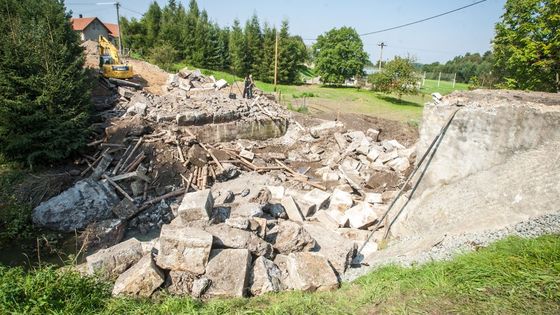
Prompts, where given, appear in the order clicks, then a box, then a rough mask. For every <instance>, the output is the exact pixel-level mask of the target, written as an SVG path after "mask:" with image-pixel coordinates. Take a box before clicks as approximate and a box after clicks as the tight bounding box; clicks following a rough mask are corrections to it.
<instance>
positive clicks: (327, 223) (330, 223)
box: [315, 210, 339, 230]
mask: <svg viewBox="0 0 560 315" xmlns="http://www.w3.org/2000/svg"><path fill="white" fill-rule="evenodd" d="M315 218H316V219H317V221H319V222H320V223H321V224H322V225H323V226H324V227H326V228H327V229H330V230H335V229H336V228H338V226H339V224H338V222H337V221H336V220H335V219H334V218H333V217H331V216H330V215H329V214H328V213H327V211H326V210H319V211H317V213H315Z"/></svg>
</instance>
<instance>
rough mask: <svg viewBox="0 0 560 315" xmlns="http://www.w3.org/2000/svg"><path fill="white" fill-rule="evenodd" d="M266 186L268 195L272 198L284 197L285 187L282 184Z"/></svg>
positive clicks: (280, 198)
mask: <svg viewBox="0 0 560 315" xmlns="http://www.w3.org/2000/svg"><path fill="white" fill-rule="evenodd" d="M266 188H267V189H268V190H269V191H270V195H271V198H272V200H277V201H279V200H282V198H284V193H285V190H286V189H285V188H284V186H266Z"/></svg>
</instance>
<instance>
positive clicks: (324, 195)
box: [302, 188, 331, 210]
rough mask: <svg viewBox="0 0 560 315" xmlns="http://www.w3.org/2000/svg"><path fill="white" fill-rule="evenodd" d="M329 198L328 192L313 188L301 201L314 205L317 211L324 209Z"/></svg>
mask: <svg viewBox="0 0 560 315" xmlns="http://www.w3.org/2000/svg"><path fill="white" fill-rule="evenodd" d="M330 197H331V194H329V193H328V192H325V191H322V190H320V189H317V188H314V189H313V190H311V191H309V192H307V193H306V194H305V195H303V198H302V199H303V200H305V201H307V202H309V203H312V204H314V205H315V209H316V210H319V209H322V208H326V207H327V204H328V201H329V198H330Z"/></svg>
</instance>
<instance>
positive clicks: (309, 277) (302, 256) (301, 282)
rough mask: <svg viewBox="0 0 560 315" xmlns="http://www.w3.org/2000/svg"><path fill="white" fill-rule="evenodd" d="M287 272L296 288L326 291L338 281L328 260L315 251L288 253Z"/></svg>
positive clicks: (332, 287)
mask: <svg viewBox="0 0 560 315" xmlns="http://www.w3.org/2000/svg"><path fill="white" fill-rule="evenodd" d="M288 272H289V273H290V280H291V283H292V285H293V287H294V289H296V290H302V291H326V290H334V289H337V288H338V285H339V282H338V278H337V276H336V274H335V273H334V270H333V269H332V267H331V265H330V264H329V261H328V260H327V259H326V258H325V257H323V256H322V255H320V254H317V253H309V252H302V253H292V254H290V255H288Z"/></svg>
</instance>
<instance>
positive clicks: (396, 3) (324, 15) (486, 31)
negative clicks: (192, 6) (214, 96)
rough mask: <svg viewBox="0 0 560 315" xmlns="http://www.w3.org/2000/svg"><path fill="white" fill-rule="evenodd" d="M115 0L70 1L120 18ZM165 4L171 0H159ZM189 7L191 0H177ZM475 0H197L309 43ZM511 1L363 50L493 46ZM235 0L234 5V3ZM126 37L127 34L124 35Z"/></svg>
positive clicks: (225, 20)
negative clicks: (286, 26)
mask: <svg viewBox="0 0 560 315" xmlns="http://www.w3.org/2000/svg"><path fill="white" fill-rule="evenodd" d="M119 1H120V3H121V15H122V16H126V17H127V18H132V17H135V18H141V13H143V12H145V11H146V10H147V8H148V6H149V5H150V3H151V2H152V1H153V0H119ZM111 2H112V0H97V1H96V0H66V6H67V8H68V9H69V10H72V12H73V16H74V17H78V15H79V14H80V13H81V14H83V16H84V17H90V16H97V17H98V18H100V19H101V20H102V21H104V22H111V23H116V21H117V16H116V11H115V6H113V5H110V4H96V3H111ZM157 2H158V3H159V4H160V6H162V7H163V6H164V5H165V3H166V2H167V0H158V1H157ZM177 2H182V3H183V4H184V5H185V7H188V0H177ZM474 2H476V1H475V0H424V1H420V0H370V1H366V0H344V1H340V0H337V1H335V0H306V1H304V0H237V1H231V0H198V5H199V8H201V9H206V11H207V12H208V16H209V17H210V18H211V19H212V20H213V21H215V22H217V23H218V24H219V25H220V26H222V27H223V26H231V24H232V23H233V20H234V19H235V18H238V19H239V20H240V21H241V22H242V24H244V22H245V21H246V20H247V19H248V18H250V17H251V15H253V13H256V14H257V15H258V17H259V19H260V21H261V23H264V22H268V23H269V24H271V25H276V26H279V25H280V23H281V21H282V20H284V19H287V20H288V21H289V22H290V33H291V34H294V35H300V36H302V38H304V39H309V40H306V41H305V42H306V44H309V45H310V44H312V43H313V41H312V39H313V38H316V37H317V36H318V35H320V34H322V33H324V32H326V31H328V30H330V29H332V28H334V27H341V26H350V27H353V28H355V29H356V31H357V32H358V33H359V34H362V33H367V32H372V31H377V30H380V29H385V28H389V27H393V26H397V25H401V24H405V23H409V22H413V21H416V20H420V19H423V18H427V17H430V16H433V15H437V14H440V13H443V12H445V11H449V10H453V9H456V8H459V7H462V6H465V5H468V4H471V3H474ZM505 2H506V0H487V1H486V2H483V3H480V4H478V5H475V6H472V7H469V8H466V9H464V10H461V11H458V12H454V13H451V14H449V15H446V16H442V17H439V18H436V19H433V20H430V21H426V22H422V23H419V24H416V25H412V26H408V27H404V28H400V29H396V30H391V31H387V32H383V33H379V34H373V35H369V36H363V37H362V41H363V43H364V49H365V50H366V52H367V53H368V54H369V56H370V59H371V60H372V61H373V62H374V63H375V62H376V61H377V60H379V57H380V56H379V55H380V47H379V46H378V44H379V43H380V42H384V43H385V44H386V45H387V46H386V47H385V48H384V49H383V60H388V59H392V58H393V57H394V56H407V55H410V56H412V57H414V58H415V59H416V61H417V62H420V63H432V62H435V61H439V62H445V61H447V60H450V59H452V58H453V57H455V56H458V55H464V54H465V53H466V52H471V53H474V52H479V53H484V52H485V51H487V50H491V40H492V38H493V37H494V25H495V24H496V23H497V22H498V21H499V19H500V16H501V15H502V14H503V7H504V4H505ZM233 3H234V5H233ZM124 36H126V34H125V35H124Z"/></svg>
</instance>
